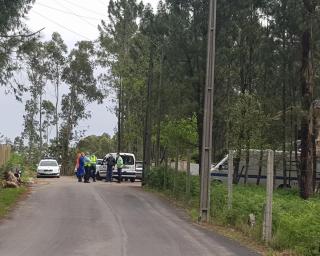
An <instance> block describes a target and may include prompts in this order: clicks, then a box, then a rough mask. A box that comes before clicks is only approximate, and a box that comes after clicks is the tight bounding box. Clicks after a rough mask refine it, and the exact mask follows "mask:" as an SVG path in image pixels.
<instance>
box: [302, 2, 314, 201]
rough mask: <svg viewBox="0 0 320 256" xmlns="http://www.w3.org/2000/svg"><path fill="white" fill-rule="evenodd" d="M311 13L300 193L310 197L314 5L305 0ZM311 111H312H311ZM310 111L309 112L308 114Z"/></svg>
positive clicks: (304, 40)
mask: <svg viewBox="0 0 320 256" xmlns="http://www.w3.org/2000/svg"><path fill="white" fill-rule="evenodd" d="M304 4H305V7H306V9H307V12H308V14H309V15H305V16H306V29H305V31H304V32H303V35H302V67H301V90H302V104H301V105H302V110H303V111H304V115H303V117H302V119H301V177H300V195H301V197H302V198H304V199H308V198H309V197H310V196H312V195H313V173H314V171H313V139H314V138H313V136H312V135H313V134H312V133H313V128H312V123H313V122H312V112H313V111H312V108H311V105H312V100H313V89H314V72H313V65H312V18H311V16H312V13H311V12H313V11H314V10H310V6H312V4H311V1H310V0H304ZM310 112H311V113H310ZM308 113H309V114H308Z"/></svg>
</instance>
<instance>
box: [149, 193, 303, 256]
mask: <svg viewBox="0 0 320 256" xmlns="http://www.w3.org/2000/svg"><path fill="white" fill-rule="evenodd" d="M143 189H144V191H146V192H149V193H152V194H155V195H157V196H159V197H160V198H162V199H163V200H165V201H167V202H169V203H170V204H171V205H172V206H173V207H175V208H179V209H182V210H183V211H184V212H185V213H186V215H187V216H188V218H189V221H190V222H191V223H192V225H195V226H197V227H201V228H203V229H206V230H210V231H213V232H215V233H217V234H219V235H222V236H224V237H226V238H228V239H230V240H233V241H235V242H238V243H239V244H240V245H242V246H245V247H247V248H248V249H250V250H252V251H255V252H257V253H259V254H261V255H264V256H297V254H295V253H293V252H290V251H283V252H280V251H275V250H274V249H272V248H270V247H268V246H267V245H264V244H262V243H259V242H257V241H255V240H253V239H251V238H250V237H248V236H246V235H245V234H244V233H243V232H241V231H239V230H236V229H234V228H233V227H229V226H222V225H219V224H216V223H214V222H213V220H211V222H210V223H201V222H199V221H198V214H199V212H198V211H197V209H195V208H191V207H187V206H186V205H185V204H183V203H182V202H178V201H177V200H176V199H174V198H173V197H171V196H170V195H168V194H166V193H164V192H159V191H157V190H154V189H151V188H143Z"/></svg>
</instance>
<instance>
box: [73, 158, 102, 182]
mask: <svg viewBox="0 0 320 256" xmlns="http://www.w3.org/2000/svg"><path fill="white" fill-rule="evenodd" d="M96 164H97V157H96V156H95V155H94V154H92V155H89V154H88V153H87V154H85V153H83V152H82V153H79V154H78V156H77V160H76V170H77V172H76V175H77V178H78V181H79V182H82V179H84V183H90V178H92V180H93V182H96Z"/></svg>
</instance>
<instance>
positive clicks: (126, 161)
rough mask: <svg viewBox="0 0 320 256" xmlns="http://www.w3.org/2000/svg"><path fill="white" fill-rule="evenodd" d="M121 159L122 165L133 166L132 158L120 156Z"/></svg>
mask: <svg viewBox="0 0 320 256" xmlns="http://www.w3.org/2000/svg"><path fill="white" fill-rule="evenodd" d="M121 157H122V159H123V164H124V165H134V158H133V156H128V155H121Z"/></svg>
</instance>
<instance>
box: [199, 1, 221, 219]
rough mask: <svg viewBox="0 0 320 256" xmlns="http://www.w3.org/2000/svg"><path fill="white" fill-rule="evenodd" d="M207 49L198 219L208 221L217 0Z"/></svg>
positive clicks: (211, 4)
mask: <svg viewBox="0 0 320 256" xmlns="http://www.w3.org/2000/svg"><path fill="white" fill-rule="evenodd" d="M209 8H210V9H209V28H208V50H207V76H206V88H205V92H204V115H203V134H202V152H201V195H200V196H201V197H200V220H201V221H205V222H208V221H209V216H210V167H211V155H212V154H211V153H212V122H213V118H212V113H213V92H214V63H215V48H216V45H215V41H216V38H215V37H216V10H217V0H210V6H209Z"/></svg>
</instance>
